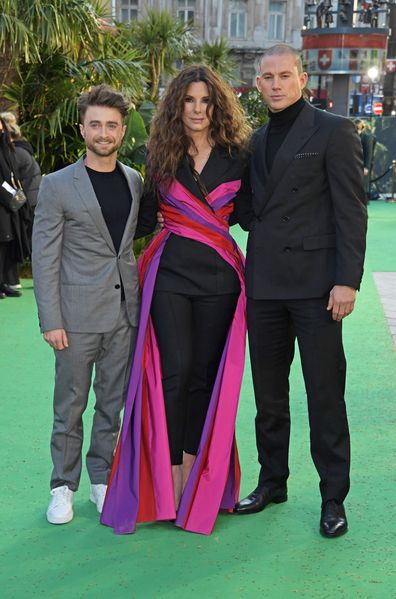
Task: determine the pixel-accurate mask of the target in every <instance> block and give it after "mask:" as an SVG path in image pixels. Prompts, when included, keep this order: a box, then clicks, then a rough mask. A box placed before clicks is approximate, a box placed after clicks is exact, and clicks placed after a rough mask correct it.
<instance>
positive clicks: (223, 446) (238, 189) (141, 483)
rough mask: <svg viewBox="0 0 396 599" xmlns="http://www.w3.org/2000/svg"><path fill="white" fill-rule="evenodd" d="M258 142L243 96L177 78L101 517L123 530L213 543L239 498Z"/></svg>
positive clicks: (156, 174)
mask: <svg viewBox="0 0 396 599" xmlns="http://www.w3.org/2000/svg"><path fill="white" fill-rule="evenodd" d="M249 134H250V129H249V127H248V125H247V124H246V122H245V119H244V115H243V112H242V109H241V107H240V106H239V104H238V101H237V99H236V97H235V95H234V93H233V91H232V90H231V88H230V87H229V86H228V85H227V84H226V83H225V82H224V81H223V80H222V79H221V78H220V77H219V76H218V75H217V74H216V73H214V72H213V71H212V70H211V69H209V68H208V67H203V66H191V67H187V68H185V69H184V70H182V71H181V72H180V73H179V74H178V75H177V76H176V77H175V78H174V79H173V81H172V82H171V83H170V85H169V87H168V89H167V91H166V93H165V95H164V97H163V99H162V101H161V103H160V105H159V107H158V110H157V113H156V115H155V117H154V120H153V124H152V129H151V135H150V140H149V146H148V165H147V173H146V181H145V195H144V199H143V202H142V207H141V211H140V214H139V228H141V227H142V226H143V225H144V224H145V225H146V230H147V232H149V231H152V230H153V228H154V227H155V224H156V213H157V211H158V210H159V211H160V212H161V214H162V216H163V220H164V225H163V228H162V230H161V231H160V232H159V233H158V234H157V236H156V237H155V238H154V239H153V241H152V242H151V243H150V245H149V246H148V247H147V248H146V250H145V252H144V254H143V255H142V257H141V259H140V264H139V271H140V283H141V289H142V308H141V316H140V323H139V333H138V339H137V344H136V351H135V358H134V363H133V366H132V372H131V380H130V384H129V391H128V395H127V401H126V406H125V413H124V421H123V426H122V430H121V433H120V439H119V443H118V447H117V452H116V457H115V461H114V466H113V469H112V473H111V476H110V481H109V487H108V491H107V496H106V501H105V505H104V508H103V512H102V517H101V522H102V523H103V524H106V525H108V526H111V527H113V528H114V530H115V532H116V533H130V532H133V531H134V530H135V525H136V522H148V521H153V520H175V524H176V526H179V527H181V528H184V529H186V530H190V531H194V532H199V533H203V534H210V533H211V531H212V529H213V526H214V523H215V520H216V517H217V514H218V512H219V510H220V509H225V510H232V508H233V507H234V505H235V502H236V501H237V499H238V492H239V480H240V471H239V462H238V453H237V448H236V443H235V418H236V412H237V404H238V399H239V393H240V387H241V381H242V373H243V365H244V355H245V336H246V323H245V292H244V279H243V268H244V259H243V256H242V254H241V252H240V250H239V248H238V247H237V245H236V243H235V241H234V240H233V238H232V237H231V235H230V233H229V224H230V223H229V219H230V215H232V214H233V213H234V214H233V216H232V218H233V220H237V219H236V217H235V214H237V212H238V210H237V207H238V205H239V203H241V205H243V203H244V201H243V198H244V197H245V195H246V194H249V193H250V187H249V184H248V181H247V177H246V172H247V169H246V146H247V143H248V139H249ZM234 208H235V211H234Z"/></svg>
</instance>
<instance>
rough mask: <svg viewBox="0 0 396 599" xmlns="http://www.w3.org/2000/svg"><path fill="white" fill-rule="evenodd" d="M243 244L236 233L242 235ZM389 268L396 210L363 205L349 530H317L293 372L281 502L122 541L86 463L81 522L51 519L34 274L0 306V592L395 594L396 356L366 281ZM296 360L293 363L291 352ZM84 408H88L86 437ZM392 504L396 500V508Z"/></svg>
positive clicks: (247, 406) (394, 263)
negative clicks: (99, 508)
mask: <svg viewBox="0 0 396 599" xmlns="http://www.w3.org/2000/svg"><path fill="white" fill-rule="evenodd" d="M237 237H238V238H239V239H238V241H239V242H240V244H241V246H242V247H244V245H245V241H244V234H243V233H241V232H240V233H239V234H237ZM386 270H393V271H394V270H396V205H389V204H385V203H382V202H381V203H380V202H377V203H374V204H373V205H372V206H370V226H369V249H368V257H367V262H366V273H365V278H364V282H363V285H362V290H361V293H360V294H359V298H358V303H357V308H356V311H355V313H354V314H353V315H352V316H351V317H349V318H348V319H347V320H346V322H345V346H346V352H347V356H348V370H349V373H348V387H347V405H348V412H349V417H350V427H351V434H352V451H353V454H352V455H353V461H352V488H351V492H350V495H349V496H348V499H347V503H346V506H347V509H348V516H349V524H350V531H349V533H348V534H347V535H345V536H344V537H341V538H340V539H334V540H333V539H332V540H327V539H323V538H321V537H320V535H319V534H318V520H319V507H320V496H319V490H318V480H317V475H316V472H315V470H314V467H313V465H312V462H311V459H310V455H309V448H308V428H307V410H306V401H305V393H304V389H303V385H302V379H301V374H300V367H299V364H298V363H296V364H295V365H294V367H293V374H292V385H291V396H292V420H293V423H292V439H291V464H290V468H291V477H290V482H289V501H288V502H287V503H284V504H281V505H277V506H275V505H273V506H270V507H268V508H267V509H266V510H265V511H264V512H262V513H260V514H256V515H253V516H249V517H236V516H232V515H221V516H220V517H219V519H218V521H217V524H216V527H215V530H214V532H213V534H212V536H210V537H204V536H200V535H196V534H191V533H186V532H184V531H181V530H178V529H175V528H174V527H173V526H171V525H170V524H168V523H161V524H150V525H140V526H139V527H138V531H137V533H136V534H135V535H128V536H116V535H114V534H113V533H112V531H111V530H110V529H109V528H106V527H103V526H100V525H99V524H98V515H97V513H96V509H95V507H94V506H93V504H91V503H90V502H89V500H88V478H87V474H86V471H85V470H84V472H83V476H82V481H81V487H80V490H79V492H78V494H77V495H76V498H75V518H74V520H73V522H71V523H70V524H68V525H65V526H59V527H56V526H51V525H49V524H47V522H46V520H45V510H46V507H47V502H48V499H49V492H48V478H49V473H50V457H49V448H48V445H49V438H50V430H51V419H52V407H51V402H52V385H53V378H54V374H53V356H52V353H51V350H50V349H49V348H48V347H47V346H46V345H45V344H44V343H43V341H42V340H41V337H40V335H39V332H38V326H37V318H36V308H35V303H34V299H33V292H32V288H31V282H29V281H24V293H23V297H22V298H20V299H7V300H4V301H1V302H0V331H1V335H0V356H1V362H0V363H1V391H2V393H1V406H2V409H1V432H2V435H1V440H2V445H1V447H2V456H3V467H2V470H1V474H2V481H1V483H2V484H1V504H2V505H1V529H0V530H1V539H0V557H1V565H0V568H1V574H0V596H1V597H4V598H5V599H11V598H17V599H20V598H21V599H22V598H36V597H45V598H50V599H52V598H54V599H63V598H65V599H66V598H68V599H70V598H72V599H75V598H76V599H77V598H79V597H82V598H95V599H96V598H102V597H103V598H104V597H106V598H107V597H114V598H116V599H118V598H120V599H121V598H122V599H123V598H128V599H135V598H136V599H151V598H155V599H157V598H158V599H179V598H180V599H184V598H188V599H193V598H198V597H202V596H206V597H208V598H210V599H211V598H226V599H233V598H248V597H249V598H250V597H262V598H271V599H278V598H279V599H285V598H286V599H288V598H294V597H296V598H298V597H303V598H312V599H334V598H336V599H338V598H348V599H349V598H350V599H355V598H356V599H360V598H365V599H366V598H367V599H371V598H383V599H388V598H392V597H395V588H396V581H395V569H396V566H395V553H394V543H395V538H394V533H395V524H394V520H395V518H394V511H393V512H392V502H393V500H394V497H395V487H394V472H395V470H394V437H395V434H394V422H395V399H396V393H395V390H396V369H395V366H396V359H395V352H394V347H393V344H392V340H391V336H390V333H389V331H388V329H387V325H386V322H385V318H384V315H383V311H382V307H381V304H380V301H379V298H378V295H377V292H376V288H375V286H374V283H373V279H372V276H371V272H372V271H386ZM296 362H298V360H296ZM91 414H92V402H91V408H90V410H89V411H88V412H87V414H86V419H85V424H86V435H87V437H88V432H89V428H90V419H91ZM253 417H254V408H253V394H252V386H251V378H250V371H249V368H247V369H246V374H245V379H244V385H243V392H242V396H241V402H240V409H239V414H238V427H237V429H238V430H237V436H238V441H239V448H240V457H241V464H242V469H243V478H242V489H241V492H242V494H245V493H247V492H250V491H251V489H252V488H253V487H254V486H255V483H256V477H257V473H258V467H257V462H256V450H255V441H254V427H253ZM393 508H394V506H393Z"/></svg>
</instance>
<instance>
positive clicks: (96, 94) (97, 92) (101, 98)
mask: <svg viewBox="0 0 396 599" xmlns="http://www.w3.org/2000/svg"><path fill="white" fill-rule="evenodd" d="M89 106H107V107H108V108H115V109H116V110H118V111H119V113H120V114H121V116H122V118H123V119H125V117H126V116H127V114H128V111H129V102H128V101H127V100H126V98H125V96H124V95H123V94H122V93H121V92H120V91H117V90H116V89H113V88H112V87H110V86H108V85H104V84H102V85H97V86H95V87H92V88H91V90H90V91H89V92H85V93H84V94H81V96H80V98H79V100H78V110H79V113H80V121H81V122H82V121H83V120H84V116H85V113H86V112H87V108H88V107H89Z"/></svg>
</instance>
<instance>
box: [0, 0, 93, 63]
mask: <svg viewBox="0 0 396 599" xmlns="http://www.w3.org/2000/svg"><path fill="white" fill-rule="evenodd" d="M101 12H102V9H101V7H100V4H99V2H97V0H90V1H89V2H88V1H87V0H67V2H65V1H64V0H34V1H29V2H28V1H26V0H0V48H1V49H2V50H3V52H4V51H5V50H7V51H8V52H10V53H11V55H12V57H13V58H14V59H16V60H19V59H23V60H24V61H25V62H27V63H30V62H35V61H39V60H41V58H42V56H43V54H51V53H52V52H55V53H59V52H61V53H64V54H67V55H68V56H70V57H71V58H72V59H74V60H78V58H79V57H80V55H81V52H82V51H83V50H84V48H88V47H89V48H92V47H100V44H101V40H102V28H101V23H100V20H99V18H98V16H100V15H101Z"/></svg>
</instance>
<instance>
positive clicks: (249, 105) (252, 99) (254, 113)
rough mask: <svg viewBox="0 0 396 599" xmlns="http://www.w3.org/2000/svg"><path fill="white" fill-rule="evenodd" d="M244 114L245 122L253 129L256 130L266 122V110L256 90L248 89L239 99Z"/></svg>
mask: <svg viewBox="0 0 396 599" xmlns="http://www.w3.org/2000/svg"><path fill="white" fill-rule="evenodd" d="M239 100H240V102H241V104H242V106H243V109H244V111H245V114H246V118H247V121H248V122H249V124H250V125H251V127H252V128H253V129H257V128H258V127H261V126H262V125H265V123H266V122H267V121H268V109H267V106H266V105H265V104H264V101H263V98H262V97H261V94H260V92H259V91H258V90H257V89H250V90H249V91H247V92H244V93H243V94H241V96H240V98H239Z"/></svg>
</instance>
